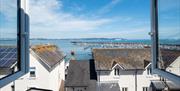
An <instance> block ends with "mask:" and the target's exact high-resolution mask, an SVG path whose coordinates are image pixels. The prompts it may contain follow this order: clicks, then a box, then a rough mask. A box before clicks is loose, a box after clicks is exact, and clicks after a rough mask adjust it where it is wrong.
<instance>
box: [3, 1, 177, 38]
mask: <svg viewBox="0 0 180 91" xmlns="http://www.w3.org/2000/svg"><path fill="white" fill-rule="evenodd" d="M1 1H4V2H5V0H1ZM6 1H7V0H6ZM8 1H11V0H8ZM162 1H163V0H160V6H161V8H160V16H161V17H160V18H159V21H160V29H161V31H160V34H162V36H161V37H162V38H169V37H170V38H175V39H180V37H179V36H178V35H180V26H178V25H180V17H179V15H180V11H178V10H179V9H180V3H179V2H180V0H173V1H174V2H172V0H165V1H166V2H164V1H163V2H162ZM178 3H179V4H178ZM9 6H12V5H9ZM7 8H8V7H4V10H5V11H3V9H0V19H1V22H0V26H2V25H3V24H4V21H8V24H4V25H3V26H4V28H3V29H1V30H9V31H10V32H12V31H13V29H14V27H13V22H16V21H9V20H13V18H14V17H12V16H11V15H13V14H14V13H15V12H13V11H12V9H7ZM174 11H175V12H174ZM3 12H7V13H9V14H10V13H13V14H10V15H9V14H4V13H3ZM29 16H30V37H31V38H52V39H62V38H126V39H150V36H149V35H148V32H150V24H151V23H150V0H29ZM5 19H6V20H5ZM8 19H9V20H8ZM167 21H168V22H167ZM169 21H171V22H169ZM161 22H162V23H161ZM9 28H11V29H9ZM169 30H171V31H172V32H169ZM1 32H2V31H1ZM11 35H12V33H8V34H7V36H6V37H10V36H11ZM2 36H3V35H2Z"/></svg>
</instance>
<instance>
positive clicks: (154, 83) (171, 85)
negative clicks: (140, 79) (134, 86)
mask: <svg viewBox="0 0 180 91" xmlns="http://www.w3.org/2000/svg"><path fill="white" fill-rule="evenodd" d="M151 86H153V87H154V88H155V89H156V90H162V89H164V88H165V87H168V88H169V89H170V90H180V87H179V85H178V84H175V83H173V82H170V81H167V82H166V83H165V82H163V81H152V82H151Z"/></svg>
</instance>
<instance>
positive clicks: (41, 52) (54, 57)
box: [30, 44, 65, 71]
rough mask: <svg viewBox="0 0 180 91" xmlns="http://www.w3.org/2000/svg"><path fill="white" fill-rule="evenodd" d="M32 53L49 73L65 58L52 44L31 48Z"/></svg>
mask: <svg viewBox="0 0 180 91" xmlns="http://www.w3.org/2000/svg"><path fill="white" fill-rule="evenodd" d="M30 52H31V54H32V55H33V56H34V57H35V58H37V59H38V61H40V63H41V64H42V65H43V66H44V67H45V68H46V69H47V70H48V71H51V70H53V68H55V67H56V66H57V65H58V63H60V62H61V61H62V60H63V59H64V57H65V55H64V54H63V52H61V51H60V50H59V49H58V47H57V46H56V45H50V44H45V45H34V46H31V50H30Z"/></svg>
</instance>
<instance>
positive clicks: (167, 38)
mask: <svg viewBox="0 0 180 91" xmlns="http://www.w3.org/2000/svg"><path fill="white" fill-rule="evenodd" d="M158 21H159V23H158V24H159V25H158V26H159V50H160V51H159V61H158V67H159V68H160V69H162V70H164V71H168V72H170V73H173V74H176V75H179V76H180V0H159V2H158Z"/></svg>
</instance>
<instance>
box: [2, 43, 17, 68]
mask: <svg viewBox="0 0 180 91" xmlns="http://www.w3.org/2000/svg"><path fill="white" fill-rule="evenodd" d="M16 61H17V48H16V47H4V46H3V47H1V46H0V68H10V67H11V66H12V65H13V64H14V63H16Z"/></svg>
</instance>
